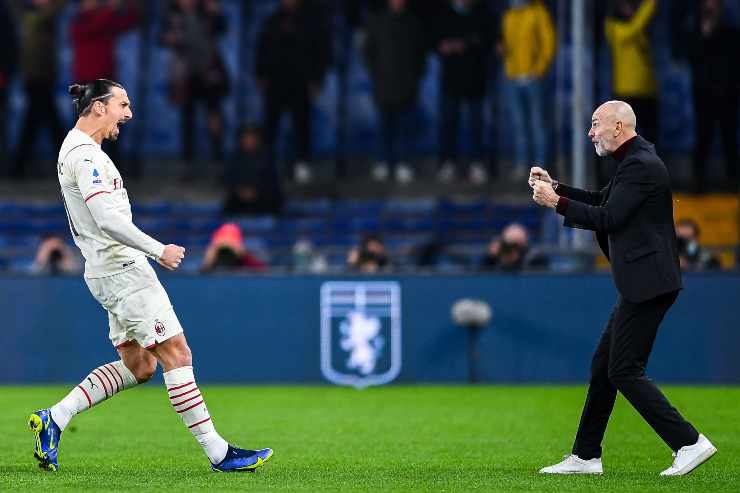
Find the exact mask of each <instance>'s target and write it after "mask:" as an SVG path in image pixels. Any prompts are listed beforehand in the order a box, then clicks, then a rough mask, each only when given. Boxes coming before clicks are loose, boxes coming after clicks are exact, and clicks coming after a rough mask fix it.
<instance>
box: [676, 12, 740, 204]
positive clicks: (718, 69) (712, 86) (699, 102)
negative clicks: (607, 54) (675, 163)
mask: <svg viewBox="0 0 740 493" xmlns="http://www.w3.org/2000/svg"><path fill="white" fill-rule="evenodd" d="M698 3H699V8H698V13H697V14H698V15H691V14H692V12H686V14H689V15H686V16H685V18H684V19H679V25H681V26H682V29H681V31H680V34H681V36H680V37H681V42H682V44H683V46H685V50H684V51H685V54H686V55H687V56H688V59H689V62H690V63H691V84H692V96H693V102H694V153H693V171H694V176H693V182H692V183H693V185H694V190H695V191H696V192H702V191H704V189H705V174H706V170H705V163H706V162H707V161H708V159H709V154H710V149H711V144H712V137H713V134H714V130H715V125H716V124H719V128H720V132H721V137H722V150H723V153H724V158H725V170H726V174H727V180H728V185H729V186H731V187H732V189H733V191H736V190H737V187H738V161H739V160H738V140H737V133H738V108H739V107H740V52H739V51H738V46H740V31H738V29H737V28H735V27H734V26H732V25H731V24H730V22H729V20H728V19H727V15H726V13H725V8H724V3H723V2H722V0H701V1H700V2H698Z"/></svg>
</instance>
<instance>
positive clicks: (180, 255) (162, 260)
mask: <svg viewBox="0 0 740 493" xmlns="http://www.w3.org/2000/svg"><path fill="white" fill-rule="evenodd" d="M184 258H185V249H184V248H183V247H181V246H179V245H172V244H169V245H166V246H165V247H164V252H163V253H162V256H161V257H159V258H158V259H157V262H159V265H161V266H162V267H165V268H167V269H169V270H175V269H177V268H178V267H180V263H181V262H182V259H184Z"/></svg>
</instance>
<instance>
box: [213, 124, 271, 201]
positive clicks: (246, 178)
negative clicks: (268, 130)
mask: <svg viewBox="0 0 740 493" xmlns="http://www.w3.org/2000/svg"><path fill="white" fill-rule="evenodd" d="M228 164H229V166H228V167H227V171H226V176H225V178H226V184H225V185H226V190H227V192H226V200H225V202H224V209H223V211H224V214H226V215H237V216H238V215H248V214H275V213H278V212H280V209H281V208H282V205H283V192H282V190H281V187H280V180H279V178H278V176H277V172H276V170H275V167H274V166H267V163H266V162H265V153H264V151H263V148H262V137H261V134H260V130H259V129H258V128H256V127H253V126H245V127H244V128H242V129H240V131H239V140H238V149H237V151H236V152H235V153H234V155H233V156H232V157H231V159H230V160H229V163H228Z"/></svg>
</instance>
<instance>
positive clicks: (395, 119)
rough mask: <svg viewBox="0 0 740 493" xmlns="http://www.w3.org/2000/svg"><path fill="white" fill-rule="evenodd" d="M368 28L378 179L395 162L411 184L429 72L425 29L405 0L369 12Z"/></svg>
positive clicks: (397, 170) (403, 178) (398, 173)
mask: <svg viewBox="0 0 740 493" xmlns="http://www.w3.org/2000/svg"><path fill="white" fill-rule="evenodd" d="M366 31H367V39H366V42H365V60H366V62H367V67H368V70H369V72H370V77H371V79H372V81H373V96H374V97H375V104H376V106H377V107H378V110H379V113H380V120H381V125H380V126H381V135H382V142H383V145H382V149H383V153H382V159H381V160H379V161H378V163H376V165H375V167H374V169H373V178H374V179H375V180H377V181H385V180H386V179H387V178H388V171H389V169H388V167H389V165H390V166H391V167H392V171H393V172H394V173H395V175H396V180H397V181H398V182H399V183H408V182H409V181H411V180H412V179H413V176H414V173H413V170H412V169H411V167H410V166H409V164H408V162H407V159H408V152H407V147H408V146H410V145H411V144H412V142H411V141H412V138H413V137H412V136H413V121H412V118H413V115H414V110H415V109H416V104H417V101H418V98H419V82H420V80H421V77H422V75H423V73H424V65H425V58H426V52H425V47H424V33H423V31H422V28H421V24H420V23H419V21H418V19H416V17H414V16H413V15H412V14H411V13H409V12H408V11H407V8H406V0H388V9H387V10H383V11H380V12H378V13H376V14H371V15H370V16H369V19H368V23H367V29H366Z"/></svg>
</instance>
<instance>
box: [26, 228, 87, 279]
mask: <svg viewBox="0 0 740 493" xmlns="http://www.w3.org/2000/svg"><path fill="white" fill-rule="evenodd" d="M81 267H82V265H81V263H80V260H79V258H78V257H77V255H76V254H75V253H74V251H73V250H72V249H71V248H70V247H69V246H68V245H67V244H66V243H64V241H63V240H62V239H61V238H60V237H59V236H57V235H49V236H45V237H43V238H42V239H41V244H40V245H39V248H38V250H36V258H35V259H34V261H33V265H32V266H31V272H33V273H34V274H45V275H49V276H58V275H63V274H73V273H77V272H79V271H80V269H81Z"/></svg>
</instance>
